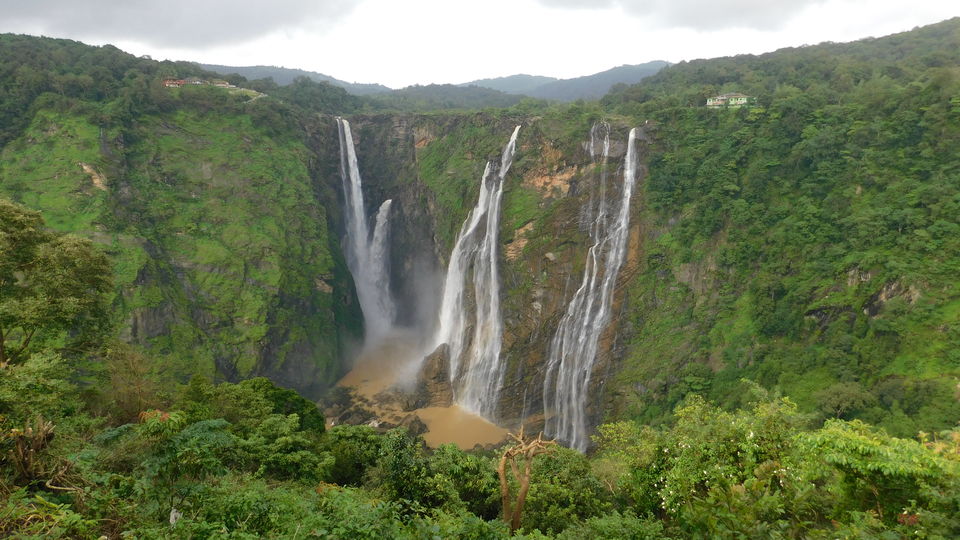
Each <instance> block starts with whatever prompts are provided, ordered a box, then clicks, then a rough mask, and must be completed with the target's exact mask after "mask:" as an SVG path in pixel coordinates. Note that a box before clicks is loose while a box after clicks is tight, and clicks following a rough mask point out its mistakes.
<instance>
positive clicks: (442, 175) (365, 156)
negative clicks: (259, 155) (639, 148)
mask: <svg viewBox="0 0 960 540" xmlns="http://www.w3.org/2000/svg"><path fill="white" fill-rule="evenodd" d="M351 122H352V123H353V125H354V126H355V133H357V136H356V139H357V140H356V141H355V142H356V145H357V154H358V159H359V162H360V168H361V172H362V174H363V177H364V186H365V189H366V190H369V193H370V196H368V200H370V201H371V202H370V205H371V207H372V208H371V209H369V211H370V213H371V214H372V212H373V211H374V210H375V207H374V205H376V204H379V201H382V200H384V199H387V198H392V199H394V201H395V202H394V208H397V209H398V212H397V216H396V219H395V220H393V222H392V226H393V233H394V236H393V239H394V244H393V261H392V265H393V269H394V280H393V286H394V288H395V290H396V293H397V296H398V298H400V299H401V302H400V305H401V306H402V307H401V309H403V306H406V307H407V309H408V310H409V311H410V314H409V315H408V317H407V320H408V322H410V323H411V324H412V325H415V326H417V327H418V328H420V329H423V330H425V331H426V330H428V329H429V328H430V326H431V324H432V322H433V318H434V317H435V316H436V308H437V305H436V301H437V299H438V296H439V291H440V287H441V286H442V280H443V270H444V269H445V266H446V264H447V258H448V257H449V252H450V249H451V248H452V242H453V238H454V236H455V235H456V232H457V230H459V227H460V225H461V223H462V222H463V220H464V218H465V216H466V213H467V211H468V210H469V209H470V208H471V207H472V206H473V204H474V202H475V201H476V197H477V193H478V190H479V184H480V178H481V176H482V172H483V166H484V164H485V163H486V161H487V160H488V159H494V158H497V157H498V155H499V152H500V150H501V149H502V145H503V144H504V143H505V142H506V140H507V138H508V137H509V134H510V132H511V131H512V128H513V126H514V125H516V124H518V123H519V124H522V125H523V127H522V128H521V131H520V137H519V140H518V141H519V148H518V151H517V155H516V162H515V164H514V166H513V168H512V169H511V172H510V173H509V174H508V176H507V178H506V184H505V187H504V195H503V211H502V216H501V220H500V228H501V230H500V238H501V245H500V246H499V266H500V273H501V281H502V291H501V301H502V308H503V313H502V314H503V326H504V340H503V352H502V357H503V358H504V359H505V361H506V362H507V365H508V369H507V375H506V381H505V387H504V389H503V392H502V394H501V395H502V399H501V403H500V407H499V410H500V413H499V414H500V417H499V418H498V420H499V422H500V423H501V424H503V425H506V426H511V427H515V426H519V425H520V424H521V423H523V424H526V425H527V427H528V429H529V428H540V427H542V425H543V414H542V412H543V397H542V394H543V380H544V368H545V365H544V364H545V361H546V355H547V351H548V348H549V344H550V340H551V339H552V337H553V333H554V332H555V330H556V327H557V322H558V320H559V318H560V317H561V316H562V314H563V312H564V310H565V309H566V303H567V301H569V299H570V297H571V295H572V294H573V292H574V291H575V290H576V287H577V286H578V285H579V281H580V276H581V274H582V271H583V265H584V256H585V253H586V251H587V248H588V247H589V236H588V228H589V223H587V222H585V220H584V219H583V208H584V205H585V204H586V203H587V202H589V197H590V191H591V187H592V186H593V184H595V183H596V182H597V181H598V174H597V171H596V170H594V167H593V166H592V165H591V163H592V162H591V157H590V154H589V150H588V148H587V141H588V140H589V128H590V125H589V124H585V125H584V126H583V130H582V131H579V132H577V131H573V130H570V129H569V126H563V129H562V130H561V129H558V128H560V126H559V125H558V124H556V123H551V122H549V121H544V120H543V119H537V118H533V119H527V118H513V117H507V118H497V117H491V116H486V115H482V114H472V115H461V116H446V117H437V116H422V117H418V116H411V117H391V116H372V117H356V118H351ZM628 130H629V126H616V127H615V129H614V131H615V135H614V140H613V142H612V145H611V146H612V151H611V163H615V164H616V165H614V167H618V166H619V164H620V161H621V160H622V157H623V154H624V151H625V143H626V134H627V131H628ZM641 181H642V180H641ZM640 230H641V228H640V226H639V225H638V224H634V225H633V229H632V234H631V240H630V242H631V246H633V247H632V249H631V250H630V256H629V261H628V263H627V264H626V265H625V268H624V271H623V272H622V273H623V274H624V275H625V276H626V275H628V274H629V273H630V272H633V271H635V268H636V266H637V259H638V257H639V252H640V250H639V243H640V234H639V232H640ZM411 270H412V271H411ZM424 275H427V276H429V277H430V279H429V280H423V277H424ZM619 296H620V297H621V298H622V294H621V295H619ZM615 309H623V307H622V305H621V302H619V301H618V302H617V303H616V305H615ZM615 320H622V319H621V318H616V317H615ZM618 328H619V325H618V324H611V325H610V327H609V328H608V330H607V331H606V332H605V334H604V336H603V339H602V340H601V346H600V349H601V353H600V355H599V362H598V363H597V365H596V368H595V370H596V376H595V377H593V378H592V386H593V388H591V395H593V396H595V399H594V400H593V402H594V405H593V406H592V407H591V410H592V413H591V417H592V418H594V419H599V418H600V416H601V413H600V407H599V405H600V403H601V401H600V400H601V399H602V398H601V396H602V395H603V392H602V389H603V386H604V383H605V382H606V379H607V377H606V375H607V373H608V372H609V371H610V370H611V369H612V368H613V362H612V359H613V358H614V357H616V356H617V355H615V354H612V353H611V351H613V350H614V348H615V347H617V346H618V340H617V335H618ZM439 356H442V355H437V354H434V355H433V356H431V360H430V361H429V362H427V363H426V364H425V365H426V366H428V368H429V369H428V371H429V373H426V372H425V373H424V374H421V379H422V381H423V382H424V384H422V385H421V386H423V387H424V388H427V387H430V388H433V387H436V386H437V384H436V381H434V380H433V379H435V378H436V377H434V375H436V373H438V372H441V371H443V369H441V367H440V366H439V365H438V364H437V363H438V361H439V360H438V358H439ZM421 390H423V388H422V389H421ZM420 393H423V392H420ZM423 401H424V402H428V400H427V399H426V398H424V399H423Z"/></svg>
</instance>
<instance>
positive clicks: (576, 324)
mask: <svg viewBox="0 0 960 540" xmlns="http://www.w3.org/2000/svg"><path fill="white" fill-rule="evenodd" d="M601 133H602V136H603V142H602V146H601V147H602V151H601V152H599V153H600V155H601V161H600V163H599V167H600V186H599V194H598V196H597V197H596V198H595V197H592V196H591V202H590V204H591V209H592V208H593V205H594V204H596V207H597V209H596V214H590V213H588V215H592V217H593V219H592V223H591V225H590V238H591V240H593V245H592V246H591V247H590V249H589V250H588V251H587V258H586V265H585V267H584V270H583V279H582V280H581V283H580V287H579V288H578V289H577V291H576V292H575V293H574V295H573V298H571V299H570V303H569V304H568V305H567V310H566V312H565V313H564V315H563V317H562V318H561V319H560V324H559V325H558V327H557V333H556V334H554V337H553V339H552V340H551V343H550V351H549V356H548V359H547V368H546V380H545V382H544V387H543V404H544V413H545V415H546V433H547V435H549V436H551V437H555V438H557V439H559V440H560V441H562V442H564V443H566V444H568V445H570V447H571V448H576V449H577V450H580V451H584V450H586V449H587V445H588V443H589V437H588V426H587V418H586V408H587V398H588V395H587V394H588V391H589V389H590V379H591V376H592V374H593V367H594V364H595V362H596V358H597V349H598V344H599V340H600V335H601V334H602V333H603V331H604V329H605V328H606V326H607V324H608V323H609V322H610V314H611V310H612V308H613V291H614V286H615V285H616V282H617V274H618V273H619V271H620V266H621V265H622V264H623V260H624V258H625V256H626V252H627V249H626V248H627V237H628V235H629V225H630V197H631V196H632V195H633V185H634V182H635V181H636V174H637V164H636V161H637V157H636V150H635V148H634V147H635V139H636V136H637V129H636V128H634V129H632V130H630V136H629V138H628V141H627V155H626V158H625V159H624V164H623V187H622V191H621V193H620V205H619V207H618V208H609V209H608V207H607V202H606V189H607V186H606V183H607V157H608V155H609V151H610V133H609V126H606V125H605V124H599V125H596V126H594V127H593V129H591V131H590V154H591V157H592V158H593V159H594V162H595V163H596V161H597V154H598V152H597V137H598V136H599V135H601ZM610 210H615V213H611V212H610Z"/></svg>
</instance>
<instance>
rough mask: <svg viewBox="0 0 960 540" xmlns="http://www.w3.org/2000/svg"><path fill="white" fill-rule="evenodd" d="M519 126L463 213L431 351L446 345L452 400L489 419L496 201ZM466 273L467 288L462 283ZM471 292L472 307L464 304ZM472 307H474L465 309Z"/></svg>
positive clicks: (496, 344) (496, 353) (493, 377)
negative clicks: (472, 201)
mask: <svg viewBox="0 0 960 540" xmlns="http://www.w3.org/2000/svg"><path fill="white" fill-rule="evenodd" d="M519 132H520V126H517V127H516V129H514V130H513V135H512V136H511V137H510V142H508V143H507V145H506V147H504V149H503V154H502V155H501V157H500V164H499V166H497V164H496V163H493V162H488V163H487V166H486V169H485V170H484V172H483V179H482V180H481V184H480V197H479V199H478V201H477V205H476V207H474V209H473V210H471V211H470V213H469V214H468V215H467V219H466V221H464V223H463V226H461V228H460V234H459V235H457V240H456V243H455V244H454V247H453V251H452V252H451V254H450V263H449V265H448V267H447V277H446V281H445V282H444V287H443V299H442V301H441V306H440V321H439V326H438V328H437V333H436V335H435V337H434V340H433V341H434V343H433V348H436V347H437V346H439V345H440V344H442V343H446V344H448V345H449V347H450V376H451V380H452V382H453V392H454V400H455V401H456V402H457V403H458V404H459V405H460V406H461V407H463V408H464V409H466V410H468V411H470V412H473V413H476V414H479V415H481V416H483V417H485V418H487V419H491V420H493V419H495V418H496V412H497V410H496V409H497V401H498V398H499V395H500V387H501V386H502V384H503V375H504V371H503V368H504V366H503V365H502V364H501V362H500V346H501V342H502V337H503V321H502V319H501V316H500V278H499V274H498V272H497V247H498V245H499V240H498V237H499V229H500V200H501V198H502V196H503V180H504V178H505V177H506V175H507V172H508V171H509V170H510V166H511V165H512V164H513V155H514V151H515V149H516V144H517V134H518V133H519ZM471 273H472V285H473V287H472V289H470V290H468V287H467V285H468V283H467V280H468V279H469V278H470V277H471ZM471 292H472V293H473V299H474V303H473V305H472V306H471V305H470V304H469V303H468V302H469V299H468V297H467V295H468V294H470V293H471ZM471 307H473V308H474V309H470V308H471Z"/></svg>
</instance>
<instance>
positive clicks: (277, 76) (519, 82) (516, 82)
mask: <svg viewBox="0 0 960 540" xmlns="http://www.w3.org/2000/svg"><path fill="white" fill-rule="evenodd" d="M198 65H199V66H200V67H201V68H203V69H205V70H208V71H214V72H216V73H221V74H224V75H227V74H230V73H236V74H238V75H242V76H244V77H246V78H247V79H250V80H253V79H263V78H266V77H271V78H272V79H273V81H274V82H275V83H277V84H279V85H281V86H286V85H288V84H290V83H292V82H293V80H294V79H295V78H297V77H307V78H309V79H312V80H314V81H318V82H320V81H325V82H328V83H330V84H333V85H335V86H339V87H341V88H343V89H345V90H346V91H347V92H349V93H351V94H354V95H357V96H368V95H373V94H387V93H391V92H403V93H404V94H405V96H404V98H403V99H410V98H412V97H414V96H416V98H419V97H421V96H422V95H423V94H424V93H427V94H435V93H438V92H440V91H441V90H442V93H443V94H444V95H447V96H453V95H454V94H457V93H458V91H459V90H458V89H463V90H464V91H465V90H466V89H467V88H468V87H471V86H473V87H479V88H489V89H491V90H497V91H499V92H503V93H504V94H514V95H517V96H521V95H522V96H530V97H534V98H541V99H550V100H556V101H574V100H577V99H599V98H601V97H603V96H604V95H605V94H606V93H607V92H608V91H609V90H610V87H611V86H613V85H615V84H620V83H623V84H636V83H638V82H640V81H641V80H643V79H644V78H646V77H649V76H650V75H653V74H655V73H657V72H658V71H660V70H661V69H663V68H664V67H666V66H668V65H670V64H669V62H664V61H662V60H655V61H653V62H647V63H645V64H636V65H623V66H620V67H615V68H613V69H608V70H606V71H601V72H600V73H594V74H593V75H586V76H584V77H576V78H573V79H557V78H555V77H544V76H540V75H523V74H521V75H510V76H508V77H497V78H494V79H479V80H476V81H471V82H467V83H463V84H460V85H430V86H429V87H421V86H411V87H408V88H405V89H403V90H392V89H391V88H388V87H386V86H384V85H382V84H358V83H349V82H346V81H341V80H339V79H337V78H334V77H331V76H330V75H325V74H323V73H317V72H315V71H306V70H303V69H291V68H283V67H275V66H244V67H239V66H220V65H214V64H198ZM478 97H479V96H478V93H477V92H476V91H471V92H468V93H467V94H465V95H464V97H463V100H462V101H463V102H464V103H465V102H472V101H475V100H476V99H477V98H478ZM490 97H491V98H493V99H492V101H491V103H489V104H487V105H485V106H493V105H494V103H493V102H503V101H513V100H505V99H504V97H502V96H498V95H495V94H491V96H490ZM416 98H415V99H416ZM451 99H453V100H454V101H457V102H460V101H461V100H460V99H459V98H455V97H452V98H451ZM500 106H502V104H501V105H500Z"/></svg>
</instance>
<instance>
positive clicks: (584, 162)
mask: <svg viewBox="0 0 960 540" xmlns="http://www.w3.org/2000/svg"><path fill="white" fill-rule="evenodd" d="M0 53H2V54H0V536H12V537H57V536H58V535H59V536H60V537H70V538H74V537H79V538H88V537H92V538H95V537H101V536H103V537H107V538H121V537H127V536H132V537H138V538H139V537H143V538H167V537H178V538H180V537H182V538H213V537H219V536H221V535H227V536H230V537H237V538H241V537H242V538H261V537H266V538H292V537H295V538H303V537H310V536H312V537H334V538H336V537H342V538H424V537H441V538H447V537H449V538H460V537H466V538H471V537H472V538H508V537H525V538H543V537H545V536H546V537H551V536H556V537H560V538H620V537H632V538H666V537H669V538H691V537H692V538H718V537H719V538H726V537H743V538H761V537H762V538H767V537H773V538H839V537H842V538H881V537H882V538H885V537H888V536H889V537H891V538H892V537H913V536H923V537H929V538H938V537H939V538H950V537H957V536H958V534H960V521H958V520H957V518H956V516H960V498H958V497H957V493H960V467H958V463H960V457H958V456H960V452H958V448H960V446H958V442H960V430H958V428H957V419H958V418H960V395H958V388H960V386H958V383H960V353H958V351H960V347H958V346H957V345H958V344H960V280H958V278H957V276H958V275H960V273H958V269H960V174H958V171H960V156H958V154H957V152H956V149H957V148H958V147H960V72H958V71H957V66H960V19H954V20H951V21H945V22H943V23H939V24H936V25H932V26H929V27H923V28H918V29H916V30H913V31H911V32H906V33H903V34H897V35H893V36H887V37H883V38H877V39H868V40H863V41H860V42H856V43H824V44H820V45H815V46H805V47H799V48H795V49H785V50H781V51H777V52H774V53H768V54H764V55H759V56H752V55H740V56H736V57H730V58H719V59H712V60H697V61H691V62H681V63H678V64H675V65H671V66H669V67H664V68H663V70H661V71H660V72H658V73H657V74H656V75H653V76H651V77H649V78H647V79H644V81H643V82H641V83H640V84H637V85H633V86H625V87H624V86H620V87H615V88H612V89H611V91H610V92H608V93H607V95H605V96H604V97H603V98H602V99H601V100H599V101H577V102H572V103H549V102H542V101H537V100H521V101H517V102H515V104H514V105H510V106H508V107H494V106H491V107H484V108H478V109H475V110H462V109H457V108H456V107H457V106H458V105H457V103H462V102H453V104H452V105H451V103H450V102H446V101H442V100H443V98H442V97H439V98H438V97H436V96H437V95H436V94H433V93H430V92H427V93H425V94H420V95H421V98H422V99H424V100H427V99H428V98H427V97H424V96H433V97H430V98H429V100H432V101H417V102H414V103H407V102H405V101H403V100H402V99H400V98H398V99H397V100H395V101H392V102H391V104H390V105H384V102H382V101H376V100H367V99H366V98H364V97H362V96H351V95H349V94H347V93H346V92H345V91H344V90H343V89H339V88H336V87H332V86H330V85H325V84H320V83H315V82H311V81H307V80H299V81H294V82H293V83H292V84H291V85H289V86H283V87H281V86H278V85H269V84H268V82H265V81H245V80H243V79H242V77H232V76H231V77H230V84H233V86H234V87H230V84H227V85H226V86H217V85H216V84H207V85H203V84H200V85H183V86H166V85H164V84H163V81H165V80H167V79H166V78H167V77H172V76H175V77H177V79H176V80H177V81H179V80H180V79H183V80H186V79H187V78H190V77H197V78H201V79H202V80H209V79H212V78H213V75H211V74H209V73H206V72H204V71H203V70H202V68H200V67H199V66H196V65H194V64H189V63H182V62H168V61H155V60H152V59H150V58H146V57H137V56H134V55H129V54H126V53H124V52H122V51H120V50H119V49H116V48H114V47H110V46H103V47H93V46H88V45H84V44H82V43H77V42H72V41H67V40H57V39H49V38H34V37H30V36H18V35H0ZM257 89H259V90H257ZM446 90H450V91H452V92H455V91H456V90H451V89H445V92H446ZM735 94H739V95H740V97H741V98H742V101H743V103H740V104H739V105H742V106H730V105H729V103H727V105H721V106H716V107H709V106H707V104H708V103H710V104H713V105H717V100H718V98H719V97H723V96H729V95H735ZM421 98H418V99H421ZM720 101H723V100H722V99H721V100H720ZM735 105H736V104H735ZM521 429H522V430H523V435H521V434H520V433H519V431H520V430H521ZM508 432H510V433H511V434H512V436H508ZM540 432H543V433H542V434H541V433H540ZM538 434H540V436H539V437H538ZM551 439H552V440H551ZM505 440H506V441H507V442H506V443H504V442H503V441H505ZM449 443H453V444H449ZM528 451H529V453H527V452H528ZM534 453H536V455H535V456H534V455H533V454H534ZM528 466H529V468H527V467H528ZM514 467H516V468H514ZM511 471H519V476H518V477H517V478H514V479H509V478H506V476H507V475H508V473H509V474H512V472H511ZM501 473H502V475H501ZM511 497H512V499H511ZM522 497H526V499H525V505H523V509H522V511H520V510H519V508H520V506H521V505H520V504H519V501H520V500H521V498H522ZM510 510H514V512H513V515H514V517H516V519H511V520H510V523H509V524H507V523H506V522H504V521H503V520H502V516H503V515H506V514H508V513H510V512H509V511H510ZM518 524H519V527H520V528H519V529H517V530H512V527H516V526H518ZM890 533H893V534H890Z"/></svg>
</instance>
